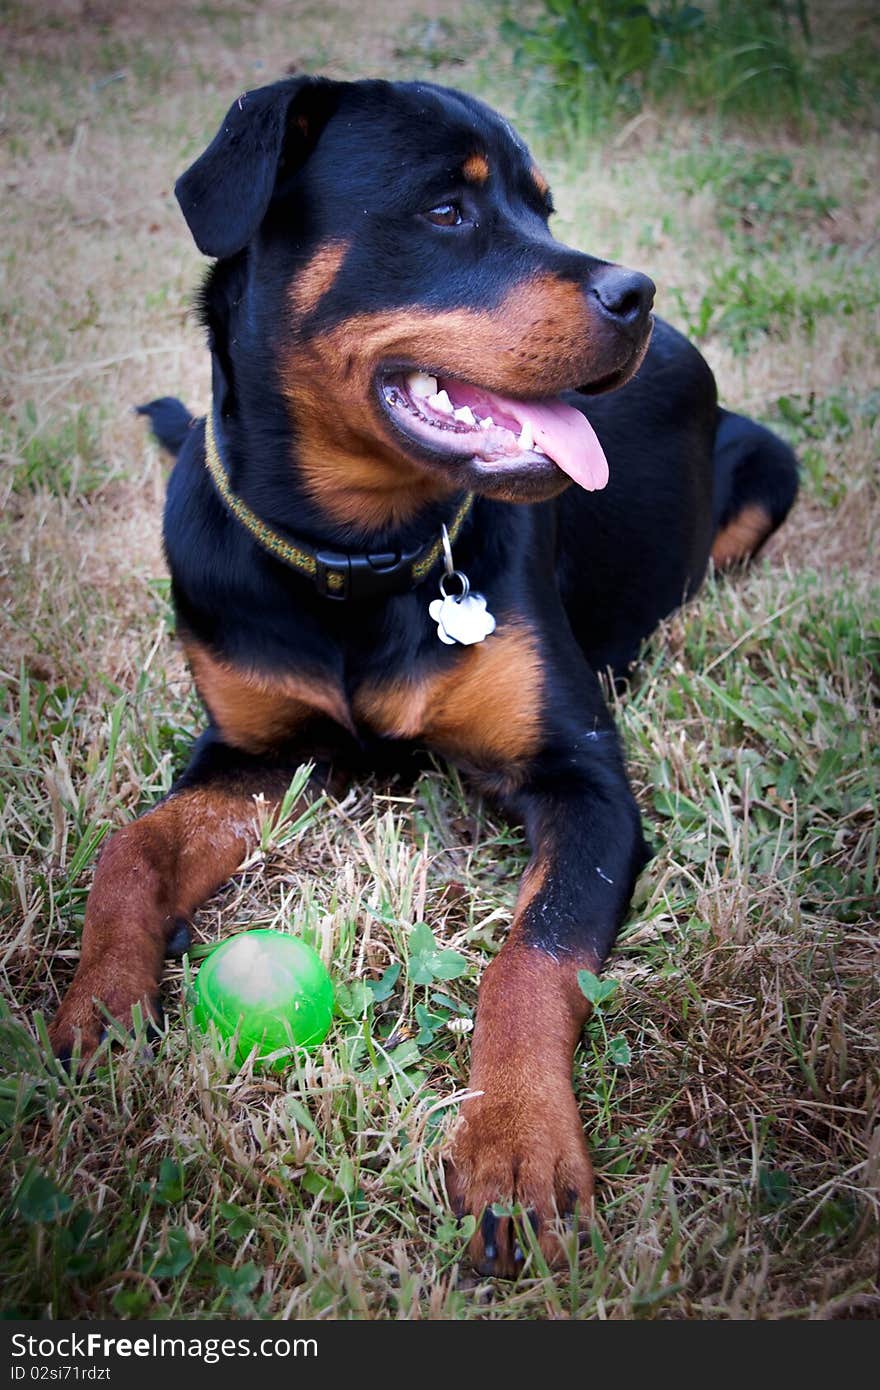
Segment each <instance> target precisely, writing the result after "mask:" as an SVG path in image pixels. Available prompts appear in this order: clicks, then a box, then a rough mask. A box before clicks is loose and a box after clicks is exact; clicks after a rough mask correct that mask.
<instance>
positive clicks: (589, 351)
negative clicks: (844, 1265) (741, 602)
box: [52, 77, 797, 1275]
mask: <svg viewBox="0 0 880 1390" xmlns="http://www.w3.org/2000/svg"><path fill="white" fill-rule="evenodd" d="M176 193H177V198H178V200H179V203H180V206H181V209H182V211H183V214H184V217H185V218H186V221H187V223H188V224H189V228H190V230H191V232H192V234H193V237H194V238H195V241H196V243H197V245H198V247H199V249H200V250H201V251H202V252H204V253H205V255H207V256H209V257H213V258H214V261H215V263H214V265H213V266H212V267H211V269H210V271H209V273H208V276H207V280H206V282H205V284H204V287H203V289H202V293H201V312H202V317H203V320H204V323H205V326H206V328H207V335H208V341H209V345H210V351H211V362H212V370H213V388H212V389H213V398H212V404H211V408H210V410H209V412H208V415H207V418H206V419H200V420H196V419H194V418H193V417H191V416H190V414H189V413H188V412H187V411H186V410H185V408H184V407H183V406H182V405H181V404H180V403H179V402H178V401H174V400H170V399H168V398H163V399H162V400H158V401H154V402H153V403H152V404H151V405H149V406H145V407H143V409H144V411H145V412H146V413H147V414H148V415H149V416H150V418H151V421H152V425H153V428H154V431H155V433H156V435H157V437H158V439H159V441H160V443H162V444H163V445H164V446H165V447H166V448H167V449H168V450H169V451H170V452H171V453H172V454H174V455H175V456H176V464H175V466H174V469H173V472H172V474H171V478H170V482H169V486H168V496H167V506H166V511H165V531H164V534H165V548H166V553H167V558H168V564H169V568H170V571H171V576H172V582H173V596H174V606H175V610H176V615H177V627H178V633H179V636H180V640H181V641H182V643H183V647H184V649H185V652H186V655H187V658H188V661H189V665H190V668H191V671H192V675H193V678H194V680H195V683H196V686H197V688H198V692H199V695H200V697H201V699H202V701H203V703H204V706H205V709H206V710H207V715H208V727H207V730H206V732H205V733H204V734H203V735H202V737H201V739H200V740H199V741H198V743H197V744H196V746H195V750H194V753H193V756H192V760H191V762H190V764H189V766H188V767H187V769H186V770H185V772H184V773H183V775H182V776H181V777H180V778H179V780H178V781H177V782H176V783H175V785H174V787H173V789H172V791H171V793H170V794H169V795H168V796H167V797H166V798H165V800H164V801H162V802H161V803H160V804H159V805H158V806H156V807H155V808H154V809H153V810H151V811H150V812H149V813H148V814H146V815H144V816H143V817H142V818H141V819H139V820H136V821H134V822H133V823H132V824H129V825H126V826H124V827H123V828H122V829H121V830H119V831H118V832H117V833H116V834H115V835H114V836H113V837H112V838H111V839H110V840H109V842H108V843H107V845H106V847H105V848H104V850H103V852H102V853H101V856H100V859H99V863H98V867H97V871H96V875H95V881H94V886H93V888H92V891H91V895H90V898H89V902H88V908H87V913H86V921H85V928H84V932H83V940H82V954H81V959H80V963H79V967H78V969H77V972H76V976H75V978H74V980H73V982H72V984H71V986H70V989H69V991H68V993H67V995H66V997H65V999H64V1001H63V1003H62V1005H61V1008H60V1010H59V1012H58V1015H57V1017H56V1019H55V1021H54V1024H53V1027H52V1039H53V1044H54V1046H55V1048H56V1049H57V1051H58V1052H59V1054H61V1055H64V1054H69V1053H70V1051H71V1049H73V1048H74V1046H75V1044H77V1043H78V1044H79V1046H80V1047H81V1050H82V1054H83V1055H88V1054H89V1053H90V1052H91V1051H93V1050H94V1048H95V1047H96V1045H97V1044H98V1042H99V1039H100V1035H101V1030H102V1019H103V1015H104V1011H109V1013H110V1014H111V1015H113V1016H114V1017H116V1018H118V1019H120V1020H129V1019H130V1018H131V1011H132V1007H133V1006H134V1005H137V1004H140V1005H141V1006H142V1007H143V1009H144V1010H145V1011H146V1013H147V1014H155V1013H156V1011H157V1010H158V994H159V985H160V978H161V974H162V962H163V957H164V956H165V955H166V954H167V953H168V951H169V948H176V949H180V947H181V945H182V944H183V943H184V942H185V941H186V933H187V923H188V922H189V920H190V918H191V917H192V914H193V913H194V912H195V911H196V909H197V908H198V907H199V905H200V904H201V903H203V902H204V901H205V900H206V899H207V898H208V897H209V896H210V894H212V893H213V892H214V891H215V890H216V889H217V888H218V886H219V885H220V884H221V883H223V881H224V880H225V879H227V878H228V877H229V876H230V875H231V874H232V873H233V872H234V871H235V869H236V868H237V867H238V865H239V864H240V863H241V861H242V860H243V858H244V857H245V855H246V854H247V853H248V851H249V849H250V848H251V847H252V845H253V844H254V837H255V834H256V827H255V815H254V800H253V798H254V797H255V796H256V795H259V796H261V797H263V798H265V801H266V803H267V804H269V805H271V804H272V803H273V802H277V801H278V800H279V799H280V797H281V796H282V795H283V793H284V792H285V790H286V789H287V787H288V785H289V780H290V776H291V773H292V771H293V770H294V769H295V768H296V767H297V766H298V765H300V764H301V763H302V762H303V761H305V760H315V761H316V763H317V765H318V766H320V767H323V766H328V765H332V766H333V767H350V768H354V769H358V768H363V767H370V766H379V765H384V764H385V761H386V754H387V752H388V751H389V750H394V751H399V752H401V753H408V752H409V751H411V750H413V749H414V748H416V747H427V748H428V749H430V750H432V751H434V752H436V753H439V754H441V755H442V756H444V757H446V758H448V759H451V760H453V761H454V762H455V763H457V764H459V765H460V766H461V767H462V768H463V769H465V770H466V771H467V773H469V774H470V776H471V777H472V778H473V780H474V782H475V783H476V785H477V787H478V788H480V789H481V790H482V791H483V792H484V793H486V794H487V795H489V796H490V797H492V798H495V800H496V801H497V802H499V803H501V805H502V806H503V807H504V808H506V810H507V811H508V812H509V814H510V815H511V816H513V817H515V818H516V819H517V820H518V821H519V822H521V823H522V824H523V825H524V826H525V829H526V832H527V835H528V839H529V842H530V845H531V852H532V854H531V860H530V862H529V865H528V868H527V870H526V872H525V875H524V877H523V880H522V884H521V887H520V891H519V896H518V899H517V902H516V908H515V912H514V918H513V923H512V926H511V929H510V933H509V936H508V939H507V941H506V943H505V945H504V947H503V949H502V950H501V952H500V953H499V955H498V956H497V957H496V958H495V959H494V960H493V962H492V963H491V965H490V966H489V967H488V969H487V970H486V972H485V974H484V975H483V978H482V982H481V985H480V992H479V1006H478V1012H477V1018H476V1026H475V1031H474V1036H473V1064H472V1072H471V1077H470V1085H469V1089H470V1091H471V1092H472V1093H473V1095H472V1097H471V1098H470V1099H468V1100H467V1101H466V1103H465V1104H464V1105H463V1107H462V1115H461V1118H460V1120H459V1123H458V1127H457V1130H456V1132H455V1136H454V1140H453V1145H452V1150H451V1157H450V1160H449V1163H448V1167H447V1185H448V1192H449V1196H450V1200H451V1202H452V1204H453V1206H454V1208H455V1210H457V1211H458V1212H459V1213H465V1212H471V1213H473V1214H474V1216H475V1217H476V1218H477V1228H476V1234H475V1235H474V1237H473V1240H472V1246H471V1254H472V1257H473V1259H474V1260H475V1262H476V1264H477V1266H478V1268H479V1269H480V1270H482V1271H483V1272H487V1273H494V1274H500V1275H513V1274H515V1273H516V1271H517V1269H518V1267H519V1262H520V1261H521V1259H522V1255H521V1253H520V1250H519V1247H518V1245H517V1238H516V1231H515V1223H514V1222H513V1221H511V1220H510V1218H508V1217H497V1216H496V1215H495V1214H493V1211H492V1206H493V1204H496V1203H499V1202H501V1203H517V1204H519V1206H520V1208H521V1209H522V1210H523V1211H524V1212H526V1213H528V1214H529V1216H530V1219H531V1220H532V1223H533V1225H534V1227H535V1229H536V1231H537V1233H538V1239H539V1240H540V1241H541V1244H542V1246H543V1248H544V1250H545V1253H546V1254H547V1256H548V1258H551V1259H553V1258H555V1257H556V1256H557V1255H558V1253H559V1236H558V1232H559V1230H560V1229H561V1228H560V1226H559V1225H558V1223H557V1222H556V1220H555V1219H554V1218H555V1217H557V1216H560V1217H562V1216H565V1215H566V1214H567V1213H572V1212H573V1211H575V1210H577V1211H579V1212H580V1214H581V1215H583V1214H585V1213H587V1212H588V1211H589V1209H590V1206H591V1202H592V1196H593V1181H592V1174H591V1168H590V1159H589V1155H588V1151H587V1146H586V1143H585V1141H584V1133H583V1126H582V1123H581V1119H580V1116H579V1114H578V1109H577V1106H576V1103H575V1099H574V1095H573V1091H572V1059H573V1054H574V1050H575V1047H576V1044H577V1041H578V1037H579V1034H580V1031H581V1027H582V1025H583V1023H584V1020H585V1017H586V1015H587V1012H588V1004H587V1001H586V999H585V998H584V995H583V993H582V992H581V990H580V988H579V986H578V980H577V975H578V971H579V970H580V969H588V970H590V971H593V972H597V971H599V970H601V968H602V966H603V964H604V962H605V960H606V957H607V956H608V953H609V951H610V949H611V946H612V944H613V942H614V939H615V935H616V933H617V931H618V929H619V927H620V924H621V921H622V920H623V917H624V914H625V913H626V910H627V904H628V903H629V900H630V896H631V893H632V889H633V885H634V882H635V879H636V876H637V875H638V873H639V872H640V870H641V869H642V867H643V865H644V864H645V862H646V859H647V857H648V852H647V848H646V845H645V841H644V838H643V834H642V827H641V822H640V817H639V812H638V809H637V806H636V803H635V801H634V799H633V795H632V792H631V790H630V786H629V784H628V781H627V775H626V770H625V767H624V761H623V757H622V754H621V748H620V743H619V740H618V737H617V734H616V732H615V728H614V726H613V722H612V719H611V717H610V715H609V712H608V709H607V707H606V703H605V700H604V698H603V694H602V689H601V685H600V681H599V677H598V674H597V673H599V672H603V671H610V672H611V673H612V674H613V675H614V676H616V677H623V676H624V675H625V673H626V670H627V668H628V666H629V665H630V664H631V662H632V660H633V658H634V657H635V656H636V654H637V653H638V651H639V648H640V645H641V644H642V643H643V641H644V639H645V638H646V637H647V636H648V635H649V634H650V633H651V631H652V630H653V629H654V628H655V626H656V624H657V623H658V621H659V620H660V619H661V618H663V617H664V615H666V614H668V613H670V612H671V611H672V610H673V609H675V608H676V607H677V606H678V605H680V604H681V603H682V602H684V601H685V600H686V599H687V598H688V596H689V595H691V594H693V593H694V591H695V590H696V589H697V587H698V586H699V584H700V582H701V580H702V578H703V576H704V574H705V572H706V570H707V567H708V565H709V562H710V557H712V558H714V561H715V564H716V565H727V564H730V563H732V562H737V561H742V560H746V559H747V558H748V557H750V556H752V555H754V554H755V552H756V551H757V550H758V549H759V548H760V546H761V545H762V544H763V542H764V541H765V540H766V539H767V537H768V536H769V535H770V534H771V532H772V531H773V530H774V529H775V528H776V527H777V526H778V525H779V523H780V522H781V521H782V519H783V518H784V516H785V515H786V513H787V511H788V509H789V507H790V505H791V503H792V500H793V498H794V495H795V491H796V487H797V468H796V463H795V460H794V458H793V456H792V454H791V452H790V451H789V449H788V448H787V447H786V446H785V445H784V444H783V443H782V442H781V441H779V440H778V439H776V438H775V437H774V436H773V435H772V434H770V433H769V432H768V431H766V430H765V429H763V428H761V427H759V426H758V425H756V424H755V423H753V422H752V421H749V420H747V419H744V418H742V417H740V416H737V415H734V414H731V413H730V412H728V411H725V410H723V409H721V408H720V407H719V405H718V403H717V396H716V389H715V383H714V380H713V376H712V373H711V371H710V369H709V367H708V366H707V364H706V363H705V361H704V360H703V358H702V357H701V356H700V354H699V352H697V350H696V349H695V348H694V347H692V346H691V345H690V344H689V343H688V342H687V341H686V340H685V339H684V338H683V337H681V336H680V334H679V333H677V332H676V331H675V330H674V329H673V328H671V327H669V326H668V325H667V324H665V323H663V322H662V321H661V320H659V319H656V320H655V319H654V317H653V315H652V302H653V298H654V285H653V284H652V282H651V281H650V280H649V279H648V278H647V276H645V275H643V274H639V273H637V272H635V271H632V270H627V269H624V268H622V267H620V266H618V265H613V264H610V263H608V262H606V261H602V260H597V259H595V258H594V257H592V256H589V255H585V254H583V253H582V252H580V251H576V250H572V249H571V248H570V247H568V246H564V245H561V244H560V243H559V242H558V241H556V240H555V239H554V237H553V235H552V233H551V232H550V230H549V228H548V221H549V218H550V215H551V213H552V211H553V206H552V202H551V196H550V190H549V188H548V186H547V181H546V179H545V178H544V176H543V175H542V173H541V171H540V169H539V168H538V167H537V166H536V165H535V163H534V162H533V160H532V158H531V157H530V155H529V151H528V149H527V148H526V146H525V145H524V143H523V141H522V140H521V139H520V137H519V136H518V135H517V133H516V132H515V131H514V130H513V129H512V128H511V126H510V125H509V124H508V123H507V122H506V121H505V120H503V119H502V118H501V117H500V116H499V115H497V114H496V113H495V112H494V111H492V110H491V109H490V108H488V107H487V106H485V105H484V104H483V103H482V102H480V101H477V100H475V99H474V98H473V97H470V96H467V95H464V94H462V93H461V92H457V91H452V90H447V89H444V88H441V87H437V86H434V85H431V84H429V83H417V82H401V83H389V82H382V81H362V82H336V81H330V80H327V79H322V78H312V77H297V78H294V79H290V80H287V81H282V82H277V83H275V84H274V85H271V86H267V87H264V88H261V89H259V90H256V91H251V92H247V93H245V94H244V95H243V96H241V97H239V98H238V100H237V101H235V102H234V103H233V105H232V106H231V108H230V110H229V112H228V114H227V116H226V118H225V120H224V121H223V124H222V126H221V127H220V130H219V131H218V133H217V135H216V136H215V138H214V140H213V141H212V142H211V144H210V145H209V146H208V148H207V149H206V150H205V152H204V153H203V154H202V155H201V157H200V158H198V159H197V160H196V161H195V163H194V164H193V165H192V166H191V167H190V168H189V169H188V170H187V171H186V172H185V173H184V174H183V175H182V176H181V178H180V179H179V180H178V183H177V185H176Z"/></svg>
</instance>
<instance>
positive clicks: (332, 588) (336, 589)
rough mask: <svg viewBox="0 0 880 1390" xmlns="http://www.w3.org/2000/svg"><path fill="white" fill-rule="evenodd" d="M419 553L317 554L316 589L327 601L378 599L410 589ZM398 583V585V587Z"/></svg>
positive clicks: (318, 551)
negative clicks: (396, 591) (383, 595)
mask: <svg viewBox="0 0 880 1390" xmlns="http://www.w3.org/2000/svg"><path fill="white" fill-rule="evenodd" d="M420 553H421V552H420V550H419V549H418V548H416V549H415V550H410V551H406V552H404V553H403V554H400V553H399V552H397V551H394V552H384V553H382V554H378V555H348V554H346V552H345V551H341V550H316V551H315V587H316V588H317V590H318V593H319V594H322V595H323V597H324V598H335V599H362V598H375V597H376V596H377V595H381V594H387V593H388V592H389V591H394V590H396V589H399V590H401V591H402V590H403V589H407V588H409V587H410V586H411V573H412V565H413V563H414V562H415V560H416V559H417V558H418V556H419V554H420ZM395 580H397V581H398V583H395Z"/></svg>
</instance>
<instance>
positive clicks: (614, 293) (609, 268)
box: [590, 265, 656, 328]
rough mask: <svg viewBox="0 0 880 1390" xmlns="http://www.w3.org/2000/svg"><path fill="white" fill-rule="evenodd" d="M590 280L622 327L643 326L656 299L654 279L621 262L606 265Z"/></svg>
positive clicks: (596, 292) (597, 296) (609, 311)
mask: <svg viewBox="0 0 880 1390" xmlns="http://www.w3.org/2000/svg"><path fill="white" fill-rule="evenodd" d="M591 280H592V283H591V286H590V288H591V289H592V291H593V294H594V295H595V296H596V298H597V299H598V301H599V303H600V304H601V305H602V308H603V310H604V311H605V313H606V314H607V315H608V317H609V318H612V319H615V320H616V322H617V323H618V324H620V326H621V327H622V328H641V327H642V325H643V324H644V322H645V320H646V319H647V317H648V314H649V313H650V312H651V306H652V304H653V303H654V291H655V289H656V286H655V284H654V281H653V280H649V279H648V277H647V275H642V274H641V273H640V272H639V271H638V270H627V269H626V267H625V266H622V265H603V266H602V267H601V268H600V269H599V270H597V271H595V272H594V273H593V275H592V277H591Z"/></svg>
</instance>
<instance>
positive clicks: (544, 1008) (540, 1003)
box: [447, 727, 646, 1277]
mask: <svg viewBox="0 0 880 1390" xmlns="http://www.w3.org/2000/svg"><path fill="white" fill-rule="evenodd" d="M514 806H515V809H516V810H517V811H518V812H519V814H520V816H521V817H522V819H523V820H524V822H525V824H526V827H527V830H528V834H529V839H530V842H531V845H532V859H531V862H530V864H529V866H528V869H527V872H526V874H525V877H524V879H523V883H522V887H521V890H520V894H519V899H518V902H517V905H516V911H515V916H514V922H513V926H512V928H511V932H510V936H509V938H508V940H507V942H506V944H505V945H504V947H503V949H502V951H501V952H500V954H499V955H498V956H497V958H496V959H495V960H494V961H493V962H492V964H491V965H490V966H489V968H488V969H487V970H486V973H485V975H484V977H483V981H482V984H481V987H480V995H479V1004H478V1010H477V1021H476V1027H475V1031H474V1043H473V1061H472V1071H471V1077H470V1081H469V1087H468V1089H469V1090H470V1091H473V1092H477V1093H479V1094H476V1095H475V1096H474V1097H473V1098H472V1099H470V1100H468V1101H466V1102H465V1104H464V1106H463V1108H462V1116H461V1119H460V1121H459V1125H458V1128H457V1130H456V1133H455V1136H454V1140H453V1148H452V1156H451V1162H450V1164H449V1165H448V1168H447V1184H448V1189H449V1195H450V1198H451V1200H452V1202H453V1205H454V1207H455V1209H456V1210H457V1211H458V1213H459V1214H460V1215H463V1214H465V1213H472V1214H473V1215H474V1216H475V1217H476V1219H477V1223H478V1224H477V1229H476V1232H475V1234H474V1237H473V1239H472V1241H471V1256H472V1259H473V1261H474V1263H475V1265H476V1266H477V1268H478V1269H479V1270H480V1272H481V1273H485V1274H495V1275H500V1276H507V1277H510V1276H513V1275H515V1274H516V1272H517V1270H518V1268H521V1265H522V1260H523V1252H522V1249H521V1248H520V1247H521V1244H522V1242H521V1241H520V1240H519V1238H518V1236H517V1232H516V1226H515V1224H514V1222H513V1221H511V1220H510V1219H509V1218H508V1217H506V1216H499V1215H497V1214H495V1213H493V1211H492V1209H491V1208H492V1206H493V1204H502V1205H504V1206H507V1205H510V1204H516V1206H517V1207H519V1208H520V1210H521V1212H522V1213H523V1214H524V1215H525V1219H528V1220H530V1221H531V1224H532V1226H533V1228H534V1229H535V1231H536V1233H537V1238H538V1240H539V1241H540V1244H541V1248H542V1249H543V1251H544V1253H545V1255H546V1256H547V1258H548V1260H550V1261H551V1262H556V1261H558V1259H559V1258H560V1255H561V1249H560V1244H559V1239H558V1235H557V1234H555V1233H554V1229H553V1227H554V1224H555V1222H556V1220H557V1218H565V1217H567V1216H569V1215H570V1214H571V1213H573V1212H574V1210H575V1209H576V1208H577V1210H578V1212H579V1215H580V1217H581V1218H584V1217H586V1216H588V1215H589V1212H590V1209H591V1205H592V1196H593V1181H592V1169H591V1165H590V1158H589V1153H588V1151H587V1145H586V1142H585V1139H584V1133H583V1127H582V1124H581V1119H580V1116H579V1114H578V1109H577V1104H576V1102H575V1098H574V1093H573V1090H572V1064H573V1057H574V1051H575V1047H576V1045H577V1042H578V1038H579V1035H580V1031H581V1027H582V1025H583V1023H584V1020H585V1019H586V1017H587V1013H588V1009H589V1006H588V1003H587V1000H586V998H585V997H584V994H583V992H582V990H581V989H580V986H579V984H578V978H577V976H578V971H579V970H589V971H592V972H594V973H595V972H597V971H599V970H600V968H601V967H602V964H603V963H604V961H605V958H606V956H607V954H608V952H609V950H610V948H611V945H612V943H613V941H614V937H615V935H616V932H617V930H618V927H619V926H620V923H621V921H622V919H623V915H624V913H625V911H626V907H627V904H628V902H629V899H630V896H631V893H632V888H633V885H634V882H635V878H636V875H637V874H638V872H639V870H640V869H641V867H642V865H643V864H644V862H645V858H646V852H645V845H644V840H643V838H642V832H641V824H640V820H639V815H638V811H637V809H636V806H635V803H634V801H633V798H632V794H631V792H630V789H629V785H628V783H627V780H626V775H625V772H624V770H623V765H622V761H621V758H620V754H619V751H618V748H617V742H616V738H615V735H614V733H613V731H612V730H611V729H610V728H607V727H606V728H605V729H603V730H596V731H589V732H587V733H586V734H584V733H583V732H581V734H580V735H579V736H578V737H576V738H571V737H570V735H569V736H568V746H565V745H563V746H560V745H559V744H556V745H555V746H553V747H551V746H549V744H548V746H547V747H546V748H545V750H544V752H543V753H542V754H541V755H540V756H539V758H538V759H537V760H536V762H535V763H534V764H533V766H532V768H531V770H530V773H529V775H528V777H527V779H526V780H525V781H524V783H523V785H522V786H521V788H520V790H519V792H518V793H517V795H516V796H515V798H514ZM557 1229H558V1228H557Z"/></svg>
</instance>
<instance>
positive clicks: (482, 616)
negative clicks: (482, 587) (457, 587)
mask: <svg viewBox="0 0 880 1390" xmlns="http://www.w3.org/2000/svg"><path fill="white" fill-rule="evenodd" d="M428 612H429V613H430V615H431V617H432V618H433V619H434V621H435V623H436V624H437V636H438V637H439V638H440V641H441V642H445V643H446V645H447V646H448V647H451V646H453V645H454V644H455V643H456V642H457V643H459V644H460V645H461V646H462V647H472V646H473V645H474V643H475V642H482V641H484V640H485V638H487V637H488V636H489V634H490V633H492V632H494V631H495V619H494V617H493V616H492V614H491V613H490V612H489V611H488V609H487V607H486V600H485V599H484V597H483V595H482V594H476V593H473V592H471V593H466V594H462V595H460V596H459V597H458V598H455V597H454V596H453V595H449V596H448V597H446V598H435V599H434V601H433V603H431V604H429V605H428Z"/></svg>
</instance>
